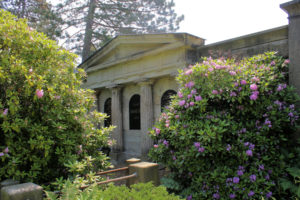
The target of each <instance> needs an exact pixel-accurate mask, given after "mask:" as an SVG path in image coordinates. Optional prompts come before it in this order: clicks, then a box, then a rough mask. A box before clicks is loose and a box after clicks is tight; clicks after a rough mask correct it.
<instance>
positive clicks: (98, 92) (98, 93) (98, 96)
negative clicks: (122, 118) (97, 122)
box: [95, 90, 101, 112]
mask: <svg viewBox="0 0 300 200" xmlns="http://www.w3.org/2000/svg"><path fill="white" fill-rule="evenodd" d="M95 95H96V109H97V111H98V112H100V111H101V108H100V95H101V91H100V90H95Z"/></svg>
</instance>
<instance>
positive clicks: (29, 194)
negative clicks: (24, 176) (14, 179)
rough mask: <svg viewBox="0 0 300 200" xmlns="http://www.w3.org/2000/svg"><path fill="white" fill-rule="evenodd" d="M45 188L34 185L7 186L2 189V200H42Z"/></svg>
mask: <svg viewBox="0 0 300 200" xmlns="http://www.w3.org/2000/svg"><path fill="white" fill-rule="evenodd" d="M42 199H43V188H42V187H41V186H39V185H36V184H34V183H23V184H18V185H11V186H6V187H3V188H2V189H1V200H42Z"/></svg>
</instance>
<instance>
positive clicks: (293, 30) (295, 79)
mask: <svg viewBox="0 0 300 200" xmlns="http://www.w3.org/2000/svg"><path fill="white" fill-rule="evenodd" d="M280 7H281V8H282V9H283V10H284V11H285V12H287V13H288V15H289V59H290V68H289V83H290V84H291V85H293V86H294V87H295V88H296V92H297V93H298V94H299V95H300V78H299V77H300V56H299V55H300V0H294V1H290V2H287V3H284V4H281V5H280Z"/></svg>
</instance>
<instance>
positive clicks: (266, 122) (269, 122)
mask: <svg viewBox="0 0 300 200" xmlns="http://www.w3.org/2000/svg"><path fill="white" fill-rule="evenodd" d="M265 125H267V126H268V127H269V128H271V127H272V122H271V121H270V120H269V119H268V118H267V119H266V120H265Z"/></svg>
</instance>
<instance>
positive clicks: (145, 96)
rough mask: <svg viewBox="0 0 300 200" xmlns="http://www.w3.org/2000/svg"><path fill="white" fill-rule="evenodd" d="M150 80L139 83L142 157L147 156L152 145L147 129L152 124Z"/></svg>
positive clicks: (152, 110) (152, 109)
mask: <svg viewBox="0 0 300 200" xmlns="http://www.w3.org/2000/svg"><path fill="white" fill-rule="evenodd" d="M152 84H153V82H151V81H146V82H142V83H140V86H141V131H142V136H141V154H142V157H143V158H146V157H147V154H148V151H149V149H150V148H151V147H152V145H153V141H152V139H151V138H150V137H149V135H148V131H149V129H150V128H152V126H153V121H154V108H153V94H152Z"/></svg>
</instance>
